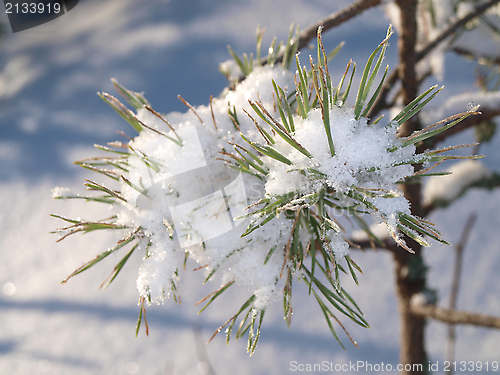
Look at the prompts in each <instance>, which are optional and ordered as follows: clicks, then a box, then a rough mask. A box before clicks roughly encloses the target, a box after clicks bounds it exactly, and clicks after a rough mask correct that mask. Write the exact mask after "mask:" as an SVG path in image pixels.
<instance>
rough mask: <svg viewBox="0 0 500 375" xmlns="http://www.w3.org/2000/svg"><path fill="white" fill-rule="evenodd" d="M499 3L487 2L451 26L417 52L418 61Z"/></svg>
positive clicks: (498, 0)
mask: <svg viewBox="0 0 500 375" xmlns="http://www.w3.org/2000/svg"><path fill="white" fill-rule="evenodd" d="M499 2H500V0H490V1H487V2H486V3H484V4H482V5H479V6H477V7H476V8H475V9H474V10H473V11H472V12H470V13H469V14H467V15H466V16H465V17H463V18H460V19H459V20H457V21H456V22H455V23H453V24H451V25H449V26H448V28H447V29H446V30H443V32H441V34H440V35H439V36H438V37H437V38H435V39H434V40H433V41H432V42H429V43H428V44H427V45H426V46H425V47H424V48H422V49H421V50H420V51H418V52H417V61H420V60H422V59H423V58H424V57H425V56H427V55H428V54H429V52H431V51H432V50H433V49H434V48H436V47H437V46H438V44H439V43H441V42H442V41H444V40H445V39H446V38H448V37H449V36H450V35H451V34H453V33H455V32H456V31H458V29H460V28H461V27H462V26H465V25H466V24H467V22H469V21H471V20H472V19H474V18H476V17H477V16H479V15H480V14H482V13H484V12H485V11H486V10H488V9H489V8H491V7H492V6H493V5H496V4H498V3H499Z"/></svg>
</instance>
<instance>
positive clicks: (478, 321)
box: [411, 305, 500, 329]
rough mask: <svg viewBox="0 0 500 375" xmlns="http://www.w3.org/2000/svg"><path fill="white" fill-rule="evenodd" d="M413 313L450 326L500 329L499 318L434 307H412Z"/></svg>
mask: <svg viewBox="0 0 500 375" xmlns="http://www.w3.org/2000/svg"><path fill="white" fill-rule="evenodd" d="M411 312H412V314H414V315H416V316H419V317H421V318H431V319H435V320H439V321H441V322H444V323H449V324H450V323H451V324H469V325H474V326H481V327H488V328H498V329H500V317H498V316H491V315H485V314H476V313H471V312H468V311H460V310H454V309H444V308H442V307H437V306H434V305H412V306H411Z"/></svg>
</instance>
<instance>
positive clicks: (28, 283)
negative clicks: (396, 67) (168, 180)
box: [0, 0, 500, 375]
mask: <svg viewBox="0 0 500 375" xmlns="http://www.w3.org/2000/svg"><path fill="white" fill-rule="evenodd" d="M285 3H286V4H287V6H284V4H285ZM289 3H290V2H286V1H284V0H280V1H273V2H268V1H263V0H262V1H260V0H254V1H252V2H244V1H223V0H220V1H216V2H211V3H210V5H207V4H208V3H207V2H204V1H201V0H199V1H193V2H189V4H188V2H182V1H180V0H171V1H166V2H159V1H152V0H144V1H136V0H119V1H118V0H116V1H113V0H106V1H97V0H88V1H81V2H80V4H79V5H78V6H77V7H76V8H75V9H74V10H72V11H71V12H70V13H69V14H67V15H65V16H63V17H61V18H58V19H57V20H55V21H52V22H51V23H49V24H46V25H43V26H39V27H38V28H36V29H32V30H28V31H25V32H21V33H17V34H12V33H10V31H8V32H7V33H6V35H5V37H4V41H3V44H2V46H1V49H0V64H1V66H2V67H3V70H2V71H1V72H0V130H1V133H0V134H1V136H0V179H1V180H0V207H1V209H0V249H1V250H0V257H1V258H0V259H1V261H0V286H1V287H3V289H2V291H0V314H1V319H0V373H1V374H9V375H10V374H12V375H15V374H37V373H48V374H72V375H73V374H76V375H83V374H106V375H107V374H204V373H210V371H212V373H216V374H286V373H290V372H293V371H292V370H293V367H292V366H291V362H292V361H296V363H297V364H307V363H321V362H323V361H328V362H332V363H334V364H346V363H349V361H368V362H369V363H372V364H377V363H378V364H380V363H382V362H384V363H386V364H387V363H390V364H392V365H393V366H394V367H395V366H396V364H397V361H398V322H397V313H396V301H395V298H394V293H393V292H394V286H393V282H392V278H393V276H392V267H393V266H392V263H391V259H390V256H389V255H388V254H384V253H382V252H380V253H378V254H375V253H373V252H371V251H368V252H367V253H366V254H355V256H354V257H355V260H356V261H357V262H358V263H359V264H360V265H361V266H362V268H363V270H364V275H363V276H362V277H361V279H360V286H359V287H356V286H355V285H354V284H352V285H349V284H347V283H346V284H347V286H348V287H349V288H348V289H349V291H350V292H351V293H352V294H353V296H354V297H356V300H357V302H358V303H359V304H360V306H361V308H362V309H363V311H364V312H365V314H366V316H367V318H368V321H369V322H370V324H371V326H372V328H371V329H369V330H363V329H360V328H358V327H355V326H354V325H352V324H349V323H347V328H348V329H349V331H350V333H351V335H352V336H353V337H354V338H355V339H356V341H357V342H358V343H359V346H360V348H359V349H356V348H355V347H354V346H352V345H350V343H349V341H348V339H347V337H345V335H342V334H341V339H342V340H343V342H344V344H345V345H346V347H347V351H344V350H342V349H341V348H340V347H339V346H338V344H337V343H336V342H335V340H334V339H333V338H332V337H331V335H330V333H329V332H328V330H327V327H326V324H325V322H324V319H323V316H322V315H321V312H320V310H319V309H318V307H317V305H316V302H315V301H313V299H312V298H309V297H308V296H307V291H306V288H305V286H304V285H297V286H298V288H297V289H296V291H294V300H295V303H294V315H293V322H292V329H291V330H288V329H287V328H286V325H285V323H284V322H283V320H282V318H281V306H280V304H276V305H275V306H274V310H271V311H269V312H268V314H266V319H265V322H264V325H263V333H262V336H261V341H260V342H259V347H258V349H257V351H256V353H255V355H254V356H253V357H252V358H249V357H248V355H247V354H246V351H245V342H232V343H231V344H230V345H229V347H226V345H225V340H224V337H223V335H221V336H220V337H217V338H216V339H214V341H212V342H211V343H210V344H209V345H205V342H206V341H207V340H208V338H209V337H210V336H211V335H212V333H213V331H215V329H216V328H217V327H218V326H219V325H220V324H221V323H223V322H224V321H225V320H226V319H227V318H228V317H229V314H230V313H231V312H232V311H235V310H236V309H237V308H238V306H239V305H237V304H236V303H235V302H234V300H239V297H240V294H241V291H238V290H236V289H235V290H232V291H229V292H228V293H229V294H228V295H227V296H223V297H221V298H225V300H222V299H221V300H220V301H218V303H214V304H213V305H212V306H211V307H210V308H209V309H208V310H206V311H205V312H204V313H203V314H201V315H199V316H198V315H197V308H196V307H195V306H194V304H195V303H196V301H198V300H199V299H200V298H201V297H203V296H204V295H206V294H207V293H208V292H210V291H212V290H213V289H214V287H215V285H207V286H205V287H204V288H200V287H199V285H200V284H201V275H198V274H197V273H193V272H192V271H191V270H192V269H193V268H194V267H195V265H194V264H188V267H187V270H186V271H185V272H182V273H181V278H182V280H183V281H182V284H181V285H182V288H183V290H182V292H181V293H182V298H183V303H182V305H180V306H179V305H175V304H174V303H173V301H169V302H168V303H167V304H165V305H163V306H154V307H150V308H149V309H148V310H147V313H148V322H149V326H150V336H149V338H148V337H146V336H145V334H144V332H143V331H141V333H140V335H139V338H137V339H136V338H135V335H134V334H135V323H136V319H137V314H138V308H137V306H136V303H137V290H136V288H135V279H136V275H137V268H138V266H139V263H140V259H132V260H131V261H130V262H129V264H127V266H126V267H125V268H124V270H123V271H122V274H121V275H120V277H118V278H117V280H116V281H115V282H114V283H113V285H111V287H109V288H108V289H107V290H105V291H99V290H98V287H99V285H100V284H101V282H102V280H104V279H105V278H106V277H107V275H108V273H109V271H110V270H111V269H112V267H113V266H114V264H115V263H116V259H110V260H107V261H105V262H103V264H102V265H100V266H99V267H96V268H95V269H92V270H90V271H88V272H86V273H85V274H84V275H81V276H78V277H76V278H74V279H72V280H71V281H70V282H69V283H68V284H66V285H59V282H60V281H61V280H62V279H64V278H65V277H66V276H67V275H68V274H69V273H70V272H71V271H72V270H74V269H75V268H76V267H78V266H80V265H81V264H82V263H83V262H84V261H86V260H88V259H90V258H91V257H92V256H93V255H95V254H96V253H98V252H100V251H101V250H102V249H105V248H106V247H107V246H108V245H110V244H111V243H112V241H113V238H111V237H108V236H107V235H106V234H102V235H96V234H91V235H84V236H73V238H70V239H68V240H65V241H64V242H62V243H58V244H56V243H55V240H56V238H55V237H54V235H50V234H48V232H49V231H51V230H53V229H54V228H55V227H56V226H57V225H59V223H58V221H57V220H56V219H52V218H50V217H49V214H50V213H58V214H62V215H67V216H78V215H79V214H81V213H82V212H85V215H86V217H92V216H96V217H97V216H99V212H98V210H99V209H100V207H98V206H97V207H96V206H94V205H90V204H89V205H84V204H81V203H75V202H61V201H54V200H52V199H51V198H50V190H51V189H52V188H53V187H54V186H72V187H79V186H81V184H82V182H83V180H84V179H85V178H88V176H89V175H88V174H85V173H84V172H82V171H79V170H78V168H77V167H76V166H71V165H70V162H71V161H72V160H76V159H78V158H81V157H82V156H86V155H89V153H92V147H91V145H92V144H93V143H105V142H108V141H112V140H115V139H116V135H115V134H114V131H115V130H117V129H120V130H125V131H128V128H127V124H125V123H124V122H121V121H120V120H119V118H118V116H116V115H115V114H114V113H112V111H111V110H110V109H109V108H108V107H107V106H106V105H105V104H104V103H102V102H101V101H100V99H99V98H98V97H96V95H95V92H96V91H110V92H111V91H112V87H111V84H110V83H109V78H110V77H116V78H118V80H119V81H120V82H122V83H124V84H125V85H126V86H129V87H131V88H133V89H135V90H139V91H140V90H144V91H145V92H146V95H147V96H148V98H149V99H150V100H151V102H152V103H153V105H154V107H155V108H157V109H159V110H161V111H164V112H169V111H172V110H184V108H183V107H182V104H180V102H178V101H177V99H175V98H176V95H177V94H181V95H182V96H183V97H184V98H186V99H187V100H188V101H190V102H191V103H192V104H206V102H207V99H208V97H209V96H210V95H211V94H213V95H214V96H215V95H217V94H218V92H220V91H221V90H222V88H223V87H224V85H225V82H224V79H223V78H222V76H221V75H220V74H218V73H217V65H218V62H219V61H222V60H225V59H227V56H228V55H227V52H226V49H225V46H226V44H231V45H233V47H235V50H236V51H237V52H243V51H250V50H253V48H254V46H253V44H254V30H255V27H256V26H257V25H258V24H260V25H261V26H267V32H266V35H267V39H266V41H265V43H268V42H269V40H270V39H271V36H272V35H275V34H277V35H278V36H279V37H281V38H285V36H286V33H287V31H288V27H289V24H290V22H292V21H295V22H296V23H300V24H301V25H302V26H303V27H305V26H307V25H308V24H310V23H311V22H313V21H316V20H318V19H320V18H322V17H324V16H325V15H326V14H329V13H331V12H333V11H334V10H336V9H338V8H340V6H341V5H342V4H341V3H347V1H345V2H340V1H339V2H335V4H336V5H335V7H332V6H331V2H329V1H323V0H316V1H312V2H311V1H309V2H306V1H298V0H295V1H293V6H290V5H288V4H289ZM306 4H307V5H306ZM269 7H270V8H269ZM1 17H2V18H0V20H1V21H2V23H3V24H4V25H7V20H6V17H5V15H2V16H1ZM360 26H362V27H360ZM386 27H387V21H386V20H385V19H384V18H383V16H382V14H381V13H380V12H376V11H370V12H369V13H367V14H366V15H365V16H363V18H361V19H359V20H358V21H357V23H356V24H349V25H346V26H345V27H342V28H340V29H339V30H338V31H334V32H331V33H330V34H329V35H328V36H327V37H325V43H330V45H331V46H333V45H336V44H337V43H338V42H340V41H341V40H346V42H347V44H346V48H345V51H343V52H342V53H341V54H340V55H339V56H338V57H337V59H338V61H339V64H338V65H337V66H336V68H337V70H338V72H341V71H343V69H344V67H345V63H346V62H347V60H348V59H349V58H353V59H354V60H356V61H358V62H361V63H363V62H364V60H366V58H367V56H368V54H369V52H370V51H371V49H372V48H373V47H374V46H375V45H376V44H377V43H378V42H379V41H380V40H381V38H382V37H383V35H384V33H385V29H386ZM366 36H368V37H366ZM393 43H394V44H395V42H393ZM388 52H389V59H390V58H391V57H392V58H393V57H394V49H393V50H392V51H391V50H390V49H389V51H388ZM391 54H392V55H391ZM393 61H394V60H393ZM389 62H391V61H389ZM467 69H468V70H467ZM464 70H465V71H470V66H469V65H467V63H459V62H456V61H453V62H451V63H450V69H449V72H450V73H449V74H450V75H449V76H445V84H447V82H450V83H449V84H448V85H449V87H450V90H453V89H454V88H456V87H459V84H461V85H462V87H465V88H462V90H466V89H470V88H471V86H472V85H471V84H470V83H468V82H471V81H461V79H462V75H460V79H458V78H457V77H458V73H459V72H460V73H462V71H464ZM464 79H465V78H464ZM446 80H448V81H446ZM467 137H468V138H469V139H467ZM471 137H472V134H471V133H467V134H466V135H465V136H464V137H463V138H462V141H469V140H470V138H471ZM458 141H460V140H457V139H453V140H450V143H454V142H458ZM499 145H500V139H499V136H498V135H497V137H496V139H495V140H494V142H493V143H492V145H491V146H488V147H484V148H483V149H482V152H484V153H485V154H487V155H488V157H487V158H486V159H485V164H486V165H488V167H490V168H492V169H495V170H497V171H498V170H499V169H500V152H499V151H498V150H499V147H498V146H499ZM474 210H475V211H477V212H478V214H479V218H478V222H477V223H476V225H475V227H474V230H473V232H472V233H471V237H470V239H469V245H468V246H467V248H466V250H465V260H464V268H465V269H464V275H463V279H462V289H461V292H460V297H459V307H460V308H462V309H467V310H471V311H477V312H483V313H488V314H497V315H498V313H499V312H500V300H499V299H498V296H499V295H500V283H499V279H498V271H497V270H498V269H499V268H500V252H499V251H498V243H500V238H499V237H500V233H499V232H498V230H497V228H498V227H500V216H499V215H498V212H499V210H500V192H491V193H488V192H478V191H472V192H470V193H469V194H467V195H466V196H464V197H462V198H461V199H460V201H458V202H456V203H455V204H454V205H453V206H452V207H451V208H450V209H448V210H446V211H443V212H436V213H435V214H434V215H433V217H432V219H433V220H434V221H435V222H436V224H437V225H438V226H439V227H440V228H441V229H443V232H444V235H445V238H447V239H449V240H451V241H455V242H456V241H457V240H458V239H459V237H460V230H461V228H463V225H464V224H465V222H466V218H467V215H468V214H469V213H470V212H472V211H474ZM451 254H452V249H451V248H448V247H444V246H443V247H440V246H434V247H432V248H431V249H429V250H427V251H426V260H427V263H428V264H429V265H431V270H430V284H431V287H434V288H437V289H438V291H439V297H440V298H441V301H442V304H445V303H446V301H447V295H448V293H449V285H450V283H449V281H450V279H451V270H452V266H451V264H452V263H451V259H452V258H451ZM445 332H446V331H445V327H444V326H443V325H440V324H435V323H431V324H430V325H429V328H428V330H427V335H428V337H427V340H428V348H429V353H430V356H431V360H432V361H433V362H435V361H436V360H439V361H441V365H440V366H441V368H442V361H443V357H444V337H445ZM499 345H500V333H498V332H496V331H491V330H484V329H476V328H473V327H470V328H469V327H466V328H460V329H459V330H458V344H457V355H456V358H457V360H459V361H463V360H466V361H469V360H473V361H483V362H485V361H490V362H491V361H494V360H496V361H500V357H499V355H498V347H499ZM207 363H209V364H210V366H211V368H208V367H207ZM366 372H367V371H363V370H362V369H360V371H358V373H366ZM332 373H333V372H332ZM368 373H369V372H368Z"/></svg>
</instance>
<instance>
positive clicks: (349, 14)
mask: <svg viewBox="0 0 500 375" xmlns="http://www.w3.org/2000/svg"><path fill="white" fill-rule="evenodd" d="M381 3H382V1H381V0H358V1H356V2H354V3H352V4H349V5H348V6H346V7H344V8H343V9H341V10H339V11H338V12H335V13H332V14H331V15H329V16H328V17H326V18H324V19H322V20H321V21H319V22H316V23H315V24H313V25H311V26H309V27H308V28H307V29H305V30H303V31H302V32H301V33H300V35H299V47H298V49H299V50H301V49H302V48H304V47H307V45H308V44H309V42H310V41H311V40H313V39H314V38H316V36H317V35H318V34H317V33H318V27H320V26H322V27H323V32H325V31H328V30H330V29H332V28H334V27H336V26H339V25H340V24H342V23H344V22H346V21H348V20H350V19H351V18H354V17H356V16H357V15H359V14H361V12H362V11H364V10H366V9H369V8H373V7H375V6H377V5H380V4H381ZM293 43H295V40H294V41H293ZM268 58H269V56H266V57H263V58H262V61H263V63H264V64H265V63H266V62H267V59H268ZM282 59H283V53H280V54H278V56H277V59H276V60H277V61H281V60H282Z"/></svg>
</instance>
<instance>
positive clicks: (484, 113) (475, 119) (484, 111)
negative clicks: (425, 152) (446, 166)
mask: <svg viewBox="0 0 500 375" xmlns="http://www.w3.org/2000/svg"><path fill="white" fill-rule="evenodd" d="M479 110H480V112H481V114H480V115H477V116H470V117H467V118H466V119H464V120H462V121H461V122H459V123H458V124H457V125H455V126H453V127H451V128H450V129H448V130H445V131H443V132H441V133H439V134H438V135H436V136H434V137H432V138H431V139H430V141H429V143H426V144H425V148H429V149H432V148H434V147H435V146H436V144H438V143H439V142H442V141H444V140H445V139H446V138H448V137H451V136H452V135H454V134H457V133H460V132H461V131H462V130H465V129H468V128H470V127H472V126H474V125H477V124H479V123H480V122H483V121H488V120H491V119H492V118H493V117H495V116H498V115H500V108H498V107H491V108H489V107H480V108H479Z"/></svg>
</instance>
